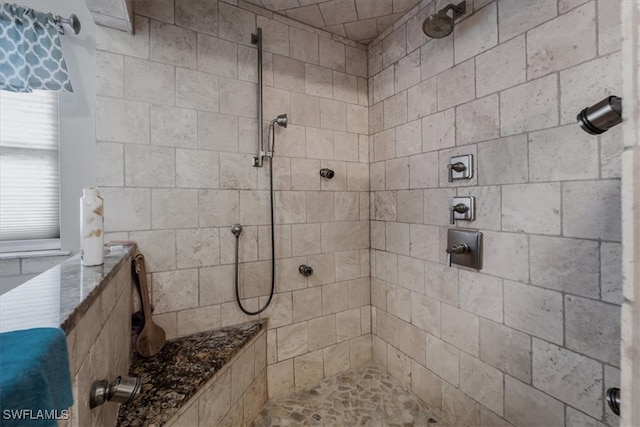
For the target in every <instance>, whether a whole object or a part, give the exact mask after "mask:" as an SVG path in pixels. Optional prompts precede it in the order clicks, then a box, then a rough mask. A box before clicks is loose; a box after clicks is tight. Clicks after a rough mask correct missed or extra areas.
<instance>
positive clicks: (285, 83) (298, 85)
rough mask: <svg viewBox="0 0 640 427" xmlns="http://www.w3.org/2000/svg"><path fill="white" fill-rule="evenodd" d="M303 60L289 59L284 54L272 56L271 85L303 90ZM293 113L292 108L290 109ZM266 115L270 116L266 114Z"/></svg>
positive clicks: (294, 90) (296, 90)
mask: <svg viewBox="0 0 640 427" xmlns="http://www.w3.org/2000/svg"><path fill="white" fill-rule="evenodd" d="M304 79H305V67H304V62H302V61H296V60H295V59H289V58H287V57H285V56H280V55H274V56H273V85H274V86H275V87H277V88H280V89H287V90H289V91H291V92H304V89H305V80H304ZM291 112H292V113H293V110H291ZM267 117H271V115H268V116H267Z"/></svg>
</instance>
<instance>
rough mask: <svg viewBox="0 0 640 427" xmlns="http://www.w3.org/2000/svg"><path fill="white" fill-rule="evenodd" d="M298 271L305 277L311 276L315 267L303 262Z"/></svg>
mask: <svg viewBox="0 0 640 427" xmlns="http://www.w3.org/2000/svg"><path fill="white" fill-rule="evenodd" d="M298 271H299V272H300V274H302V275H303V276H304V277H309V276H311V275H312V274H313V268H312V267H311V266H309V265H304V264H302V265H301V266H300V267H298Z"/></svg>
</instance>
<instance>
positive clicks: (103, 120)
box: [96, 96, 149, 144]
mask: <svg viewBox="0 0 640 427" xmlns="http://www.w3.org/2000/svg"><path fill="white" fill-rule="evenodd" d="M96 139H98V140H101V141H110V142H128V143H134V144H148V143H149V104H145V103H142V102H135V101H126V100H124V99H117V98H105V97H101V96H98V97H96Z"/></svg>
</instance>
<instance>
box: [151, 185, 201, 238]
mask: <svg viewBox="0 0 640 427" xmlns="http://www.w3.org/2000/svg"><path fill="white" fill-rule="evenodd" d="M151 217H152V226H153V229H170V228H175V229H178V228H192V227H197V226H198V191H197V190H182V189H180V190H179V189H154V190H152V191H151Z"/></svg>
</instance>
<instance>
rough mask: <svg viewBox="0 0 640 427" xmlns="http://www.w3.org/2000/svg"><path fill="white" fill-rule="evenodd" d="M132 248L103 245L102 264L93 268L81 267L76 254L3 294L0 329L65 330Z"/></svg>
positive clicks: (133, 249)
mask: <svg viewBox="0 0 640 427" xmlns="http://www.w3.org/2000/svg"><path fill="white" fill-rule="evenodd" d="M135 249H136V245H135V244H132V245H118V246H112V247H107V248H105V260H104V264H103V265H99V266H95V267H83V266H82V265H81V263H80V255H76V256H74V257H71V258H69V259H68V260H66V261H64V262H63V263H61V264H58V265H56V266H55V267H53V268H51V269H49V270H47V271H45V272H44V273H42V274H40V275H38V276H36V277H34V278H33V279H31V280H29V281H27V282H25V283H23V284H22V285H20V286H18V287H17V288H15V289H12V290H10V291H9V292H7V293H6V294H3V295H2V296H0V332H9V331H16V330H20V329H30V328H40V327H52V328H62V330H64V331H65V332H66V333H69V332H70V331H71V330H72V329H73V327H74V326H75V325H76V324H77V322H78V320H79V319H81V318H82V316H83V315H84V313H86V312H87V310H88V309H89V307H91V304H93V302H94V301H95V300H96V298H97V297H98V296H99V295H100V293H101V292H102V289H103V288H104V287H105V286H106V284H107V283H108V282H109V281H110V280H111V278H113V277H114V276H115V275H116V273H117V272H118V271H119V270H120V268H121V267H122V265H123V264H124V263H125V262H127V261H128V260H129V259H130V258H131V256H132V254H133V252H134V251H135Z"/></svg>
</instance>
